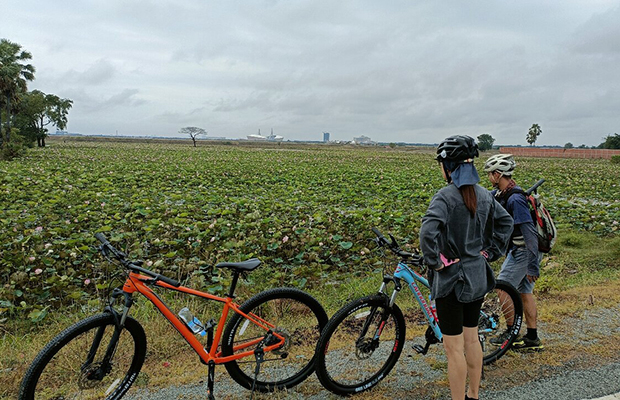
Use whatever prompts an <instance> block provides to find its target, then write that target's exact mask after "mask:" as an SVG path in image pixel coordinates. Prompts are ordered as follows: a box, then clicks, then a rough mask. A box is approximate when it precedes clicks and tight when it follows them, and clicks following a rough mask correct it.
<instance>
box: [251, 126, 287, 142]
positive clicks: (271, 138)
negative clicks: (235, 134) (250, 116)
mask: <svg viewBox="0 0 620 400" xmlns="http://www.w3.org/2000/svg"><path fill="white" fill-rule="evenodd" d="M247 138H248V140H253V141H257V142H281V141H283V140H284V137H283V136H278V135H274V134H273V128H272V129H271V135H269V136H263V135H261V134H260V129H259V130H258V134H257V135H248V136H247Z"/></svg>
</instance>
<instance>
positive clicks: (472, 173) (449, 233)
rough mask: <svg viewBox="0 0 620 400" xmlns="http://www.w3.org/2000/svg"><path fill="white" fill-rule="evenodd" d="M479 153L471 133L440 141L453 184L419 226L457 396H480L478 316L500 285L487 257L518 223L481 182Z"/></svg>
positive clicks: (502, 247) (501, 247) (440, 156)
mask: <svg viewBox="0 0 620 400" xmlns="http://www.w3.org/2000/svg"><path fill="white" fill-rule="evenodd" d="M477 156H478V145H477V144H476V143H475V141H474V139H472V138H471V137H469V136H460V135H459V136H451V137H449V138H447V139H445V140H444V141H443V142H442V143H441V144H440V145H439V147H438V148H437V161H438V162H439V165H440V167H441V172H442V175H443V178H444V179H445V180H446V182H447V183H448V185H447V186H445V187H443V188H442V189H440V190H439V191H438V192H437V193H436V194H435V195H434V196H433V198H432V200H431V202H430V205H429V206H428V210H427V211H426V214H425V215H424V218H423V219H422V226H421V228H420V248H421V249H422V253H423V255H424V262H425V264H426V265H427V266H428V269H429V273H428V275H429V283H430V285H431V297H432V298H433V299H434V300H435V304H436V309H437V316H438V319H439V327H440V329H441V333H442V335H443V346H444V349H445V351H446V357H447V359H448V379H449V381H450V392H451V394H452V399H454V400H462V399H464V398H465V399H477V398H478V391H479V389H480V378H481V373H482V348H481V346H480V342H479V339H478V318H479V315H480V307H481V305H482V301H483V300H484V296H485V295H486V294H487V293H488V292H490V291H491V290H493V288H494V286H495V277H494V275H493V271H492V270H491V267H490V266H489V263H488V261H493V260H495V259H497V258H499V257H501V256H502V255H503V254H504V253H505V251H506V248H507V245H508V241H509V239H510V235H511V233H512V226H513V224H512V218H511V217H510V215H509V214H508V213H507V212H506V210H504V208H502V207H501V206H500V205H499V204H498V203H497V202H496V201H495V200H494V198H493V196H492V195H491V193H490V192H489V191H488V190H486V189H485V188H483V187H481V186H480V185H478V184H477V183H478V182H479V181H480V178H479V176H478V172H477V171H476V168H475V167H474V164H473V159H474V157H477ZM467 376H469V388H468V390H467V394H466V392H465V388H466V380H467Z"/></svg>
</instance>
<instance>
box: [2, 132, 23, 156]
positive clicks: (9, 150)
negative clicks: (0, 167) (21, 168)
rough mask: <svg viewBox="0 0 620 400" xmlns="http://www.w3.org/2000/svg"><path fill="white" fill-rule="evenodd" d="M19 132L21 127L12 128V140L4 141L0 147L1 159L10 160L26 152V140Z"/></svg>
mask: <svg viewBox="0 0 620 400" xmlns="http://www.w3.org/2000/svg"><path fill="white" fill-rule="evenodd" d="M18 133H19V129H15V128H13V129H11V138H10V141H9V142H8V143H3V144H2V148H1V149H0V160H6V161H10V160H12V159H14V158H18V157H21V156H22V155H23V154H24V151H25V147H24V141H23V139H22V137H21V136H19V135H18Z"/></svg>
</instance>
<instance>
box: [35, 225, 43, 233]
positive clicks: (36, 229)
mask: <svg viewBox="0 0 620 400" xmlns="http://www.w3.org/2000/svg"><path fill="white" fill-rule="evenodd" d="M34 231H35V232H37V233H39V232H42V231H43V227H42V226H37V227H36V228H34Z"/></svg>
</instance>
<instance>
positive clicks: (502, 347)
mask: <svg viewBox="0 0 620 400" xmlns="http://www.w3.org/2000/svg"><path fill="white" fill-rule="evenodd" d="M503 294H505V295H503ZM509 320H513V324H512V328H511V329H510V330H508V329H507V326H508V325H509V324H508V321H509ZM522 323H523V303H522V302H521V295H520V294H519V292H518V291H517V289H515V288H514V286H512V285H511V284H510V283H508V282H505V281H497V282H496V284H495V290H493V291H492V292H490V293H488V294H487V296H486V297H485V299H484V302H483V303H482V308H481V310H480V319H479V321H478V336H479V338H480V343H481V345H482V354H483V363H484V364H485V365H489V364H492V363H494V362H495V361H497V360H498V359H499V358H500V357H502V356H503V355H504V354H506V352H507V351H508V350H509V349H510V347H511V346H512V343H513V342H514V341H515V339H516V338H517V336H518V335H519V331H520V330H521V324H522ZM493 342H496V343H493Z"/></svg>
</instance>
